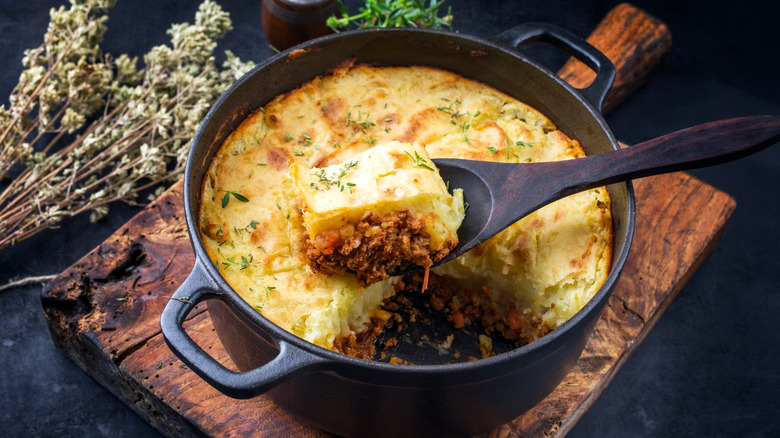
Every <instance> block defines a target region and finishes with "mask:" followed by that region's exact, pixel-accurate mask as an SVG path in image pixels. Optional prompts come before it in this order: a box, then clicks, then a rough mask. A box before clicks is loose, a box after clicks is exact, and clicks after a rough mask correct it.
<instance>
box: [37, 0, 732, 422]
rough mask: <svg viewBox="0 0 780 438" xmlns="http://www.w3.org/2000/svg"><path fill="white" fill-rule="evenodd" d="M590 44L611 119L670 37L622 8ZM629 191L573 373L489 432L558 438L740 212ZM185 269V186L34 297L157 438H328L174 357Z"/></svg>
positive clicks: (687, 185) (691, 191)
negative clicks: (168, 334)
mask: <svg viewBox="0 0 780 438" xmlns="http://www.w3.org/2000/svg"><path fill="white" fill-rule="evenodd" d="M589 41H591V43H592V44H594V45H595V46H596V47H598V48H600V49H601V50H602V51H604V52H605V53H607V54H608V56H610V58H611V59H612V60H613V61H614V62H615V64H616V66H617V68H618V79H617V82H616V91H615V93H613V94H612V95H610V98H609V99H608V102H607V104H606V105H605V110H606V109H609V108H613V107H614V106H615V105H616V104H617V103H618V102H619V101H620V100H621V99H622V98H624V97H625V96H626V95H627V94H628V93H629V92H630V91H631V90H633V89H634V88H635V87H636V86H637V84H638V83H641V82H642V81H643V80H644V78H645V77H646V76H647V75H648V74H649V73H650V72H651V71H652V70H653V68H654V67H655V66H656V65H657V64H658V62H659V61H660V59H661V58H662V57H663V56H662V55H663V54H665V53H666V51H667V50H668V48H669V45H670V44H671V37H670V36H669V34H668V30H667V29H666V28H665V26H664V25H663V24H662V23H660V22H659V21H657V20H656V19H654V18H652V17H649V16H647V15H645V14H644V13H642V12H641V11H638V10H636V9H634V8H633V7H632V6H630V5H627V4H623V5H620V6H618V7H617V8H616V9H615V10H613V11H612V12H610V14H609V15H608V16H607V17H606V18H605V20H604V21H603V22H602V24H601V25H599V27H598V28H597V29H596V31H595V32H594V34H593V35H592V36H591V37H590V38H589ZM627 53H629V54H631V55H628V54H627ZM560 74H561V76H562V77H564V78H566V79H567V80H569V81H570V82H571V83H579V84H582V83H585V82H587V75H588V72H587V71H585V70H583V69H582V66H580V65H577V63H574V62H571V63H567V64H566V66H564V68H563V69H562V70H561V72H560ZM578 81H579V82H578ZM635 189H636V195H637V226H636V232H635V238H634V245H633V247H632V250H631V253H630V255H629V258H628V261H627V262H626V266H625V269H624V272H623V275H622V277H621V280H620V282H619V283H618V285H617V288H616V290H615V292H614V295H613V296H612V298H611V299H610V301H609V303H608V305H607V307H606V308H605V310H604V312H603V313H602V315H601V318H600V319H599V321H598V323H597V326H596V329H595V331H594V332H593V333H592V335H591V336H590V339H589V342H588V344H587V346H586V348H585V351H584V353H583V354H582V356H581V357H580V359H579V362H578V363H577V366H576V368H575V369H574V370H573V371H572V372H571V373H570V374H569V375H568V376H567V377H566V379H565V380H564V381H563V382H562V383H561V385H560V386H559V387H558V388H557V389H556V390H555V391H554V392H553V393H552V394H550V396H549V397H547V398H546V399H545V400H544V401H542V402H541V403H540V404H539V405H538V406H536V407H535V408H534V409H533V410H531V411H529V412H527V413H526V414H524V415H523V416H521V417H519V418H517V419H516V420H514V421H512V422H511V423H508V424H506V425H504V426H502V427H501V428H499V429H497V430H495V431H492V432H490V433H488V434H486V436H494V437H499V436H500V437H506V436H542V435H557V436H562V435H564V434H565V433H566V432H567V431H568V430H570V429H571V427H572V426H573V425H574V424H575V423H576V421H577V419H579V417H580V416H581V415H582V413H583V412H585V410H587V409H588V407H589V406H590V405H591V404H592V403H593V401H594V400H595V399H596V398H597V397H598V396H599V394H600V393H601V392H602V391H603V389H604V388H605V387H606V386H607V385H608V384H609V382H610V381H611V380H612V378H613V377H614V375H615V373H616V372H617V371H618V370H619V369H620V367H621V366H622V364H623V363H624V362H625V361H626V359H627V358H628V357H629V356H630V355H631V353H632V352H633V351H634V349H635V348H636V347H637V345H638V344H639V343H640V342H641V341H642V339H644V337H645V336H646V335H647V333H648V332H649V331H650V329H651V328H652V327H653V326H654V324H655V323H656V321H657V320H658V318H659V317H660V315H661V314H662V313H663V311H664V310H665V309H666V308H667V307H668V306H669V304H670V302H671V301H672V300H673V299H674V297H675V296H676V295H677V293H678V292H679V291H680V289H681V288H682V287H683V285H684V284H685V283H686V282H687V280H688V279H689V278H690V277H691V276H692V275H693V273H694V272H695V270H696V269H697V268H698V267H699V265H700V264H701V263H702V262H703V261H704V260H705V259H706V257H707V256H708V255H709V253H710V252H711V251H712V249H713V248H714V246H715V244H716V243H717V240H718V238H719V237H720V234H721V232H722V231H723V228H724V226H725V224H726V222H727V221H728V219H729V217H730V216H731V214H732V212H733V210H734V208H735V202H734V201H733V199H731V198H730V197H729V196H728V195H727V194H725V193H723V192H720V191H718V190H716V189H715V188H713V187H711V186H708V185H707V184H704V183H702V182H701V181H699V180H697V179H695V178H693V177H692V176H690V175H688V174H685V173H675V174H668V175H662V176H657V177H652V178H647V179H642V180H639V181H636V182H635ZM193 263H194V255H193V252H192V249H191V246H190V242H189V238H188V235H187V231H186V225H185V222H184V217H183V200H182V184H181V182H179V183H177V184H175V185H173V186H172V187H171V188H170V189H169V190H168V191H167V192H166V193H165V194H164V195H163V196H162V197H160V198H159V199H158V200H157V201H155V202H154V203H153V204H151V205H149V206H148V207H147V208H145V209H144V210H143V211H141V212H140V213H139V214H138V215H137V216H136V217H134V218H133V219H131V220H130V221H129V222H128V223H127V224H125V225H124V226H123V227H122V228H120V229H119V230H118V231H117V232H116V233H115V234H114V235H112V236H111V237H110V238H109V239H107V240H106V241H105V242H103V243H102V244H101V245H100V246H99V247H97V248H96V249H95V250H93V251H92V252H90V253H89V254H88V255H86V256H85V257H84V258H83V259H81V260H80V261H78V262H77V263H76V264H74V265H73V266H71V267H70V268H68V269H67V270H66V271H65V272H63V273H62V274H60V275H59V276H58V277H57V278H56V279H55V280H53V281H51V282H50V283H49V284H48V285H47V286H46V287H45V289H44V291H43V294H42V298H41V300H42V305H43V310H44V312H45V316H46V319H47V323H48V325H49V330H50V333H51V336H52V339H53V340H54V343H55V345H56V346H57V347H59V348H61V349H62V350H63V351H64V352H65V353H66V354H67V355H68V356H69V357H71V359H72V360H74V361H75V362H76V363H77V364H78V365H79V366H80V367H81V368H82V369H84V370H85V371H86V372H87V373H88V374H90V375H91V376H92V377H93V378H95V379H96V380H97V381H98V382H100V383H101V384H102V385H103V386H105V387H106V388H107V389H108V390H109V391H111V392H112V393H113V394H114V395H116V396H117V397H118V398H119V399H121V400H122V401H123V402H125V403H126V404H127V405H128V406H129V407H131V408H132V409H133V410H134V411H135V412H137V413H138V414H139V415H140V416H141V417H143V418H144V419H145V420H147V421H148V422H149V423H150V424H151V425H152V426H153V427H155V428H156V429H157V430H159V431H160V432H162V433H163V434H166V435H169V436H188V435H207V436H215V437H216V436H219V437H225V436H301V435H306V436H327V434H326V433H325V432H322V431H319V430H317V429H314V428H313V427H311V426H309V425H307V424H306V423H303V422H300V421H299V420H297V419H295V418H293V417H292V416H290V415H289V414H287V413H286V412H285V411H283V410H282V409H281V408H279V407H278V406H276V405H275V404H274V403H273V402H271V401H270V400H269V399H268V398H267V397H264V396H260V397H256V398H254V399H251V400H234V399H231V398H228V397H226V396H224V395H222V394H220V393H219V392H217V391H216V390H214V389H213V388H212V387H211V386H209V385H208V384H206V383H205V382H203V381H202V380H201V379H200V378H198V377H197V376H196V375H195V374H194V373H193V372H192V371H190V370H188V369H186V367H185V366H184V365H183V364H182V363H181V362H180V361H179V360H178V359H176V357H175V356H174V355H173V353H171V351H170V350H169V349H168V347H167V346H166V344H165V342H164V340H163V337H162V334H161V332H160V326H159V317H160V314H161V312H162V309H163V308H164V307H165V304H166V302H167V301H168V299H169V297H170V296H171V294H172V293H173V292H174V291H175V290H176V288H177V287H178V285H179V284H180V283H181V282H182V281H183V280H184V278H186V276H187V274H188V273H189V271H190V269H191V267H192V265H193ZM185 328H186V329H187V331H188V333H189V334H190V335H191V336H192V337H193V338H194V339H195V340H196V341H197V342H198V343H199V344H200V345H201V346H202V347H203V348H204V349H206V350H207V351H209V352H210V354H212V355H213V356H214V357H215V358H216V359H217V360H219V361H220V362H222V363H224V364H225V365H226V366H228V367H231V368H232V367H233V365H232V362H231V361H230V359H229V358H228V357H227V354H226V353H225V351H224V349H222V346H221V344H220V343H219V340H218V339H217V336H216V334H215V332H214V329H213V326H212V325H211V321H210V319H209V317H208V312H207V311H206V310H205V305H198V306H197V307H196V309H195V311H193V312H192V314H191V317H190V319H189V320H188V321H187V323H186V324H185Z"/></svg>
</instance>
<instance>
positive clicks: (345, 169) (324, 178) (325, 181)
mask: <svg viewBox="0 0 780 438" xmlns="http://www.w3.org/2000/svg"><path fill="white" fill-rule="evenodd" d="M357 165H358V162H357V161H349V162H347V163H344V165H342V166H341V167H339V168H338V173H333V174H330V175H329V174H328V172H326V171H325V169H320V170H319V171H317V172H315V173H314V175H315V176H316V177H317V178H319V181H318V182H319V183H320V184H322V185H324V186H325V190H329V189H330V188H331V186H336V188H338V189H339V191H342V192H343V191H344V189H348V190H349V193H352V188H353V187H355V183H351V182H348V183H344V182H342V181H341V178H344V177H345V176H347V173H349V171H351V170H353V169H355V168H357ZM310 186H311V187H312V190H313V191H317V190H319V187H318V186H317V184H315V183H311V184H310Z"/></svg>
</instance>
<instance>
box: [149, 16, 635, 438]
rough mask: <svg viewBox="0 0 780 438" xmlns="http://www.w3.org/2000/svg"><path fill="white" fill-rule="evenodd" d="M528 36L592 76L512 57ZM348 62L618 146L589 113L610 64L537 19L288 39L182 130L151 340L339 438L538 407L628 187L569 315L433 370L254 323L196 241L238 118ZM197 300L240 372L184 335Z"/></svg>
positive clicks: (615, 193) (591, 309)
mask: <svg viewBox="0 0 780 438" xmlns="http://www.w3.org/2000/svg"><path fill="white" fill-rule="evenodd" d="M540 40H541V41H545V42H548V43H552V44H553V45H555V46H558V47H560V48H562V49H564V50H565V51H566V52H569V53H570V54H572V55H573V56H575V57H577V58H578V59H580V60H581V61H583V62H585V63H586V64H587V65H588V66H589V67H591V68H592V69H593V70H594V71H596V73H597V75H596V79H595V80H594V82H593V83H592V84H591V85H590V86H588V87H587V88H584V89H574V88H572V87H570V86H569V85H568V84H566V83H565V82H564V81H563V80H561V79H560V78H558V77H556V76H555V75H554V74H552V73H550V72H549V71H547V70H545V69H544V68H543V67H541V66H539V65H537V64H536V63H534V62H532V61H530V60H529V59H527V58H526V57H524V56H522V55H521V54H519V53H518V52H517V51H516V49H517V48H518V47H520V46H522V45H526V44H528V43H530V42H536V41H540ZM350 58H354V59H355V60H356V61H357V62H358V63H370V64H379V65H427V66H433V67H438V68H441V69H444V70H449V71H451V72H455V73H458V74H460V75H462V76H464V77H467V78H470V79H474V80H477V81H480V82H482V83H485V84H488V85H491V86H493V87H495V88H497V89H498V90H500V91H503V92H505V93H507V94H509V95H511V96H513V97H515V98H517V99H519V100H520V101H523V102H525V103H527V104H529V105H531V106H533V107H534V108H536V109H537V110H539V111H541V112H542V113H543V114H545V115H546V116H547V117H549V118H550V119H552V120H553V122H554V123H555V124H556V125H557V126H558V128H559V129H560V130H562V131H563V132H565V133H566V134H567V135H569V136H570V137H572V138H575V139H577V140H579V141H580V143H581V144H582V145H583V148H584V149H585V151H586V153H588V154H599V153H603V152H608V151H610V150H613V149H617V148H618V144H617V141H616V140H615V138H614V136H613V135H612V133H611V132H610V130H609V128H608V127H607V125H606V123H605V122H604V120H603V118H602V116H601V113H600V108H601V104H602V102H603V100H604V97H605V96H606V94H607V92H608V91H609V88H610V86H611V84H612V80H613V79H614V75H615V70H614V67H613V66H612V64H611V63H610V61H609V60H608V59H607V58H606V57H605V56H604V55H603V54H601V53H600V52H598V51H597V50H596V49H594V48H593V47H592V46H590V45H589V44H588V43H586V42H585V41H583V40H581V39H579V38H578V37H576V36H573V35H571V34H570V33H568V32H566V31H563V30H562V29H559V28H556V27H553V26H550V25H543V24H528V25H522V26H518V27H516V28H513V29H511V30H509V31H506V32H504V33H502V34H500V35H498V36H496V37H493V38H490V39H483V38H476V37H472V36H466V35H460V34H453V33H449V32H441V31H431V30H422V29H384V30H367V31H355V32H347V33H342V34H338V35H331V36H327V37H323V38H319V39H316V40H313V41H310V42H308V43H304V44H302V45H299V46H296V47H294V48H292V49H291V50H289V51H287V52H283V53H281V54H278V55H276V56H274V57H272V58H270V59H268V60H267V61H265V62H263V63H262V64H260V65H258V66H257V67H256V68H255V69H254V70H252V71H251V72H250V73H249V74H247V75H246V76H245V77H243V78H242V79H240V80H239V81H238V82H237V83H236V84H235V85H234V86H233V87H232V88H231V89H230V90H228V91H227V92H226V93H225V94H224V95H223V96H222V97H221V98H220V99H219V100H218V101H217V103H216V104H215V106H214V107H213V108H212V110H211V111H210V112H209V113H208V115H207V116H206V118H205V120H204V121H203V123H202V124H201V127H200V129H199V130H198V133H197V135H196V136H195V139H194V143H193V146H192V150H191V152H190V155H189V161H188V163H187V168H186V174H185V181H184V184H185V185H184V187H185V188H184V196H185V211H186V220H187V226H188V227H189V233H190V238H191V241H192V245H193V247H194V250H195V255H196V262H195V265H194V267H193V269H192V272H191V274H190V275H189V277H188V278H187V279H186V280H185V282H184V283H183V284H182V285H181V287H180V288H179V289H178V290H177V291H176V293H175V294H174V296H173V297H172V299H171V300H170V301H169V303H168V305H167V306H166V308H165V310H164V312H163V314H162V319H161V324H162V331H163V334H164V337H165V340H166V341H167V342H168V345H169V346H170V348H171V349H172V350H173V352H174V353H175V354H176V355H177V356H178V357H179V358H180V359H181V360H182V361H183V362H184V363H185V364H186V365H187V366H188V367H189V368H190V369H192V370H193V371H194V372H195V373H197V374H198V375H199V376H200V377H201V378H203V379H204V380H205V381H207V382H208V383H209V384H211V385H212V386H214V387H215V388H216V389H218V390H219V391H221V392H223V393H224V394H226V395H228V396H231V397H235V398H250V397H254V396H257V395H259V394H263V393H266V394H267V395H268V396H269V397H270V398H271V399H273V400H274V401H275V402H276V403H277V404H278V405H280V406H282V407H283V408H284V409H286V410H287V411H289V412H290V413H292V414H294V415H296V416H297V417H299V418H301V419H303V420H305V421H307V422H309V423H311V424H312V425H314V426H317V427H319V428H322V429H325V430H327V431H330V432H333V433H336V434H339V435H347V436H413V435H422V436H446V435H473V434H477V433H481V432H485V431H487V430H490V429H492V428H495V427H497V426H499V425H501V424H503V423H506V422H509V421H511V420H513V419H514V418H516V417H518V416H519V415H520V414H522V413H523V412H525V411H527V410H529V409H530V408H532V407H533V406H534V405H535V404H537V403H538V402H539V401H541V400H542V399H543V398H544V397H545V396H547V395H548V394H549V393H550V392H551V391H552V390H553V389H554V388H555V387H556V386H557V385H558V384H559V383H560V382H561V380H562V379H563V377H564V376H565V375H566V374H567V373H568V371H569V370H570V369H571V368H572V366H573V365H574V364H575V362H576V361H577V359H578V357H579V356H580V354H581V352H582V350H583V348H584V345H585V342H586V339H587V336H588V334H589V332H590V331H591V330H592V328H593V326H594V324H595V322H596V321H597V319H598V317H599V315H600V313H601V309H602V308H603V307H604V305H605V304H606V302H607V300H608V298H609V296H610V295H611V293H612V290H613V289H614V287H615V284H616V282H617V279H618V276H619V274H620V272H621V270H622V268H623V264H624V262H625V260H626V257H627V255H628V251H629V247H630V244H631V238H632V235H633V229H634V195H633V189H632V186H631V184H630V183H620V184H613V185H611V186H609V187H608V190H609V191H610V195H611V196H612V200H613V206H612V208H613V226H614V236H615V241H614V245H615V248H614V254H615V257H614V260H613V265H612V270H611V273H610V274H609V277H608V279H607V280H606V282H605V283H604V285H603V286H602V287H601V289H600V290H599V291H598V292H597V293H596V295H595V296H594V297H593V298H592V299H591V300H590V302H589V303H588V304H586V305H585V307H584V308H583V309H582V310H580V311H579V312H578V313H577V314H576V315H575V316H574V317H573V318H571V319H570V320H569V321H567V322H566V323H565V324H563V325H562V326H560V327H559V328H557V329H556V330H554V331H553V332H551V333H549V334H548V335H546V336H544V337H543V338H542V339H540V340H538V341H535V342H533V343H531V344H528V345H525V346H522V347H520V348H516V349H513V350H511V351H508V352H504V353H502V354H499V355H496V356H493V357H490V358H486V359H480V360H477V361H472V362H461V363H451V364H441V365H394V364H388V363H382V362H376V361H370V360H362V359H356V358H353V357H348V356H344V355H341V354H338V353H335V352H332V351H329V350H326V349H324V348H321V347H318V346H316V345H313V344H311V343H309V342H307V341H305V340H303V339H300V338H298V337H296V336H295V335H293V334H291V333H288V332H287V331H285V330H283V329H281V328H280V327H278V326H276V325H275V324H274V323H273V322H271V321H269V320H268V319H266V318H264V317H263V316H262V315H261V314H259V313H258V312H256V311H255V310H254V309H253V308H252V307H251V306H249V305H248V304H247V303H246V302H245V301H243V300H242V299H241V297H240V296H239V295H238V294H237V293H236V292H235V291H233V290H232V289H231V287H230V286H229V285H228V284H227V283H226V282H225V280H224V279H223V278H222V277H221V276H220V274H219V272H218V270H217V269H216V268H215V267H214V265H213V264H212V263H211V261H210V260H209V257H208V255H207V253H206V250H205V248H204V246H203V243H202V242H201V241H200V238H199V236H198V231H197V230H198V224H197V216H198V214H197V211H198V205H199V203H200V187H201V181H202V179H203V176H204V174H205V172H206V170H207V168H208V164H209V162H210V160H211V158H212V157H213V155H214V154H215V152H216V151H217V149H218V148H219V146H220V145H221V144H222V142H223V140H224V139H225V138H226V136H227V135H228V134H229V133H230V132H231V131H232V130H233V129H234V128H236V127H237V126H238V124H239V123H241V121H242V120H244V118H245V117H246V116H247V115H248V114H250V113H251V112H252V111H255V110H257V108H259V107H261V106H262V105H265V104H266V103H267V102H269V101H270V100H271V99H273V98H274V97H275V96H277V95H279V94H282V93H284V92H287V91H290V90H292V89H294V88H297V87H298V86H300V85H301V84H302V83H304V82H307V81H309V80H311V79H313V78H314V77H316V76H321V75H323V74H325V73H327V72H328V71H329V70H330V69H332V68H333V67H335V66H337V65H338V64H339V63H341V62H343V61H345V60H347V59H350ZM471 202H475V201H473V200H472V201H471ZM203 301H206V302H207V305H208V310H209V315H210V317H211V319H212V320H213V323H214V327H215V329H216V332H217V334H218V336H219V339H220V341H221V342H222V344H223V345H224V347H225V349H226V350H227V352H228V354H229V355H230V357H231V359H232V360H233V362H235V364H236V366H237V367H238V369H240V370H243V371H241V372H235V371H231V370H229V369H228V368H225V367H224V366H222V365H221V364H219V363H218V362H217V361H215V360H214V359H213V358H211V357H210V356H209V355H208V354H207V353H206V352H205V351H204V350H203V349H201V348H200V347H199V346H198V345H197V344H196V343H195V342H194V341H193V340H192V339H191V338H190V337H189V336H188V335H187V334H186V332H185V330H184V328H183V326H182V324H183V322H184V320H185V318H186V317H187V315H188V314H189V313H190V311H192V309H193V308H194V306H195V305H196V304H198V303H200V302H203Z"/></svg>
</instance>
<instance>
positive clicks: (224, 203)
mask: <svg viewBox="0 0 780 438" xmlns="http://www.w3.org/2000/svg"><path fill="white" fill-rule="evenodd" d="M231 195H232V196H233V197H234V198H236V199H237V200H239V201H241V202H249V199H247V197H246V196H244V195H242V194H241V192H235V191H232V190H225V196H224V197H222V208H225V207H227V206H228V203H229V202H230V196H231Z"/></svg>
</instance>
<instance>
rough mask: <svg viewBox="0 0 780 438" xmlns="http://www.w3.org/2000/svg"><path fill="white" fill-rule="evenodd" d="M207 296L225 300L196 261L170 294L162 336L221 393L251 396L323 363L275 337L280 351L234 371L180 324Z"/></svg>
mask: <svg viewBox="0 0 780 438" xmlns="http://www.w3.org/2000/svg"><path fill="white" fill-rule="evenodd" d="M206 299H221V300H224V301H225V302H227V303H228V304H229V302H228V301H227V300H225V299H224V296H223V293H222V292H220V291H219V289H218V287H217V286H216V284H215V282H214V280H213V279H212V278H211V277H210V276H209V274H208V273H207V272H206V269H205V268H204V267H203V266H202V264H201V262H200V261H199V260H196V262H195V266H194V267H193V268H192V271H191V272H190V275H189V276H188V277H187V279H186V280H184V282H183V283H182V284H181V286H179V289H177V290H176V292H175V293H174V294H173V296H171V298H170V300H169V301H168V303H167V304H166V306H165V309H164V310H163V312H162V316H161V317H160V326H161V328H162V334H163V338H164V339H165V342H166V343H167V344H168V347H169V348H170V349H171V351H173V353H174V354H175V355H176V356H177V357H178V358H179V359H181V361H182V362H184V364H186V365H187V366H188V367H189V368H190V369H191V370H193V371H194V372H195V373H196V374H197V375H198V376H200V377H201V378H202V379H203V380H205V381H206V382H208V383H209V384H210V385H211V386H213V387H215V388H216V389H217V390H219V391H220V392H222V393H223V394H225V395H227V396H229V397H233V398H239V399H245V398H252V397H255V396H257V395H260V394H262V393H264V392H266V391H268V390H269V389H271V388H273V387H275V386H277V385H279V384H280V383H282V382H284V381H286V380H287V379H290V378H292V377H294V376H295V375H298V374H299V373H301V372H303V371H307V370H311V369H312V368H313V367H315V366H317V365H319V364H322V363H324V362H325V359H322V358H319V357H317V356H315V355H313V354H311V353H308V352H306V351H304V350H301V349H300V348H298V347H296V346H295V345H292V344H290V343H288V342H285V341H284V340H278V344H279V354H277V355H276V357H275V358H273V359H272V360H271V361H270V362H268V363H266V364H264V365H262V366H260V367H258V368H255V369H253V370H249V371H245V372H235V371H233V370H230V369H228V368H226V367H225V366H223V365H222V364H220V363H219V362H217V361H216V360H215V359H214V358H212V357H211V356H209V354H208V353H206V352H205V351H204V350H203V349H202V348H200V346H198V344H196V343H195V341H193V340H192V338H191V337H190V336H189V335H188V334H187V333H186V331H185V330H184V327H183V325H182V324H183V323H184V320H185V319H186V318H187V316H188V315H189V313H190V312H191V311H192V309H194V308H195V306H196V305H197V304H198V303H200V302H201V301H204V300H206Z"/></svg>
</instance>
